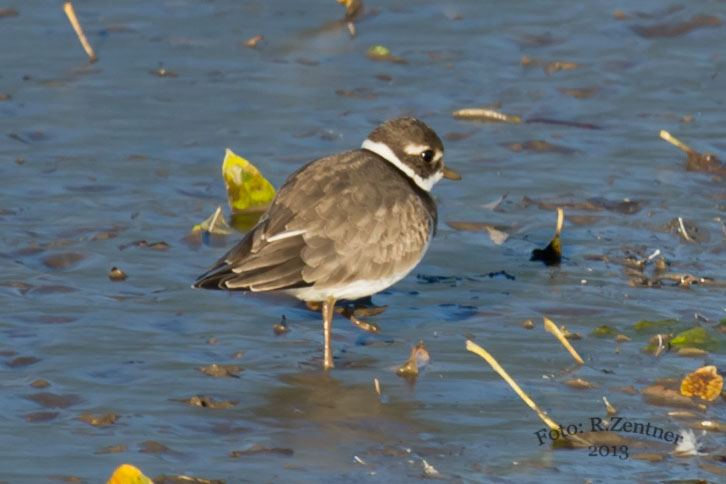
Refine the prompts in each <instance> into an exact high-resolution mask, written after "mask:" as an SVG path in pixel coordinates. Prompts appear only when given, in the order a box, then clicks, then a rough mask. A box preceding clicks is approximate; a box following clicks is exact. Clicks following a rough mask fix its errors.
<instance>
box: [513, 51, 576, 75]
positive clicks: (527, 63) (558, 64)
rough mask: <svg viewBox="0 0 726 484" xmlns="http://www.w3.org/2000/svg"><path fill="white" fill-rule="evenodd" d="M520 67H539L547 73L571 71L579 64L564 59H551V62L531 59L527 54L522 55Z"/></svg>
mask: <svg viewBox="0 0 726 484" xmlns="http://www.w3.org/2000/svg"><path fill="white" fill-rule="evenodd" d="M521 62H522V67H524V68H525V69H529V68H532V67H540V68H542V70H543V71H545V72H546V73H547V75H550V74H554V73H555V72H557V71H572V70H575V69H577V68H578V67H579V64H576V63H574V62H566V61H553V62H545V61H541V60H536V59H532V58H531V57H529V56H526V55H525V56H524V57H522V61H521Z"/></svg>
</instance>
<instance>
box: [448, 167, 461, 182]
mask: <svg viewBox="0 0 726 484" xmlns="http://www.w3.org/2000/svg"><path fill="white" fill-rule="evenodd" d="M444 178H447V179H449V180H461V175H459V174H458V173H456V172H455V171H454V170H452V169H451V168H446V167H444Z"/></svg>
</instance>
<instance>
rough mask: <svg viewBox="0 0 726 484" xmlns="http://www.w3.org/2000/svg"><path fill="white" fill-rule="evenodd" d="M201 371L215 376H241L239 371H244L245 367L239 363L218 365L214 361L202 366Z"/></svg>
mask: <svg viewBox="0 0 726 484" xmlns="http://www.w3.org/2000/svg"><path fill="white" fill-rule="evenodd" d="M199 371H201V372H202V373H204V374H205V375H209V376H211V377H214V378H225V377H229V378H239V375H238V373H239V372H240V371H244V368H242V367H241V366H238V365H218V364H216V363H213V364H211V365H207V366H204V367H202V368H200V369H199Z"/></svg>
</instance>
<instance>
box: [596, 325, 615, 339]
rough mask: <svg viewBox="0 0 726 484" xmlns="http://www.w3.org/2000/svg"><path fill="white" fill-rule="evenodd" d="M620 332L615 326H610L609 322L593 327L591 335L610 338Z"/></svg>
mask: <svg viewBox="0 0 726 484" xmlns="http://www.w3.org/2000/svg"><path fill="white" fill-rule="evenodd" d="M617 334H618V333H617V331H615V330H614V329H613V328H611V327H610V326H608V325H607V324H603V325H602V326H598V327H597V328H595V329H593V330H592V331H591V332H590V335H592V336H596V337H598V338H610V337H614V336H616V335H617Z"/></svg>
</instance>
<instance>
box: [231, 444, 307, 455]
mask: <svg viewBox="0 0 726 484" xmlns="http://www.w3.org/2000/svg"><path fill="white" fill-rule="evenodd" d="M293 453H294V451H293V450H292V449H289V448H287V447H264V446H262V445H259V444H255V445H253V446H252V447H250V448H249V449H246V450H233V451H232V452H230V454H229V456H230V457H243V456H248V455H260V454H268V455H285V456H290V455H292V454H293Z"/></svg>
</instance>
